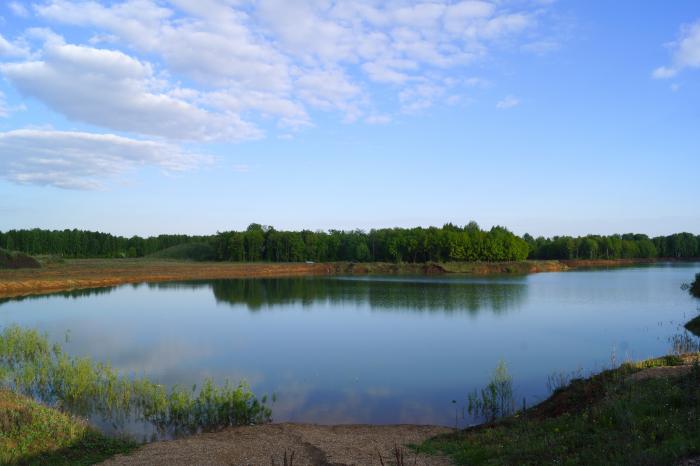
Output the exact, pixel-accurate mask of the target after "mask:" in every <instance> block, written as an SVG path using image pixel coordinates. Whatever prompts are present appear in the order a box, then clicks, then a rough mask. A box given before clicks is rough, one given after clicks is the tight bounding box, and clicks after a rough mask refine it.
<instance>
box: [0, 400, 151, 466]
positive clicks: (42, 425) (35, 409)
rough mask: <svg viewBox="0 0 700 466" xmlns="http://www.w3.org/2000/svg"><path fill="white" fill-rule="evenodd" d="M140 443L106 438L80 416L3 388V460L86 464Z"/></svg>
mask: <svg viewBox="0 0 700 466" xmlns="http://www.w3.org/2000/svg"><path fill="white" fill-rule="evenodd" d="M136 446H137V444H136V443H135V442H133V441H131V440H128V439H121V438H107V437H105V436H103V435H102V434H100V433H99V432H97V431H96V430H94V429H92V428H91V427H90V426H88V425H87V423H86V422H85V421H83V420H81V419H78V418H75V417H73V416H70V415H68V414H65V413H62V412H60V411H58V410H56V409H52V408H49V407H46V406H43V405H41V404H39V403H37V402H36V401H33V400H31V399H29V398H27V397H24V396H21V395H17V394H15V393H11V392H9V391H5V390H0V464H7V465H35V464H36V465H44V464H52V465H53V464H55V465H87V464H94V463H96V462H100V461H102V460H105V459H107V458H109V457H111V456H113V455H115V454H118V453H126V452H129V451H131V450H132V449H134V448H136Z"/></svg>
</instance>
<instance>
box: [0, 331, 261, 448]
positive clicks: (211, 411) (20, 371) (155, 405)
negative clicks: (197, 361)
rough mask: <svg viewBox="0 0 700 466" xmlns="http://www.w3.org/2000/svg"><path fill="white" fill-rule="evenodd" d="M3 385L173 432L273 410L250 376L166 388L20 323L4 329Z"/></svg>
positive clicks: (0, 347) (238, 421)
mask: <svg viewBox="0 0 700 466" xmlns="http://www.w3.org/2000/svg"><path fill="white" fill-rule="evenodd" d="M2 387H4V388H7V389H10V390H13V391H16V392H19V393H22V394H26V395H29V396H32V397H34V398H37V399H39V400H41V401H44V402H46V403H49V404H54V405H58V406H60V407H62V408H65V409H68V410H69V411H71V412H74V413H77V414H81V415H91V414H98V415H100V416H102V418H104V419H106V420H109V421H111V422H113V423H116V424H120V423H123V422H125V421H127V420H137V421H145V422H149V423H151V424H152V425H153V426H154V427H155V428H156V429H157V431H158V432H159V433H161V434H169V435H178V434H182V433H193V432H197V431H201V430H214V429H219V428H223V427H227V426H233V425H246V424H258V423H264V422H269V421H270V420H271V414H272V413H271V410H270V408H269V407H267V406H266V402H267V399H266V397H263V398H262V399H260V400H258V399H257V398H256V397H255V395H254V394H253V393H252V392H251V391H250V387H249V386H248V385H247V384H246V383H245V382H241V383H239V384H237V385H233V384H231V383H230V382H226V383H225V384H224V385H223V386H217V385H215V384H214V382H213V381H212V380H211V379H207V380H205V381H204V383H203V384H202V385H201V388H200V389H199V390H197V387H196V386H193V387H192V388H191V389H185V388H182V387H179V386H175V387H172V388H170V389H166V388H165V387H164V386H163V385H160V384H157V383H154V382H152V381H150V380H148V379H147V378H134V379H132V378H129V377H126V376H123V375H120V374H119V373H118V371H116V370H115V369H113V368H112V367H111V366H110V365H108V364H101V363H94V362H93V361H91V360H90V359H89V358H77V357H72V356H69V355H67V354H66V353H65V352H64V351H63V350H62V349H61V347H60V346H59V345H57V344H56V345H53V346H52V345H50V343H49V341H48V339H47V338H46V336H44V335H42V334H40V333H39V332H37V331H36V330H30V329H22V328H20V327H18V326H11V327H8V328H5V329H4V330H3V331H2V333H0V388H2Z"/></svg>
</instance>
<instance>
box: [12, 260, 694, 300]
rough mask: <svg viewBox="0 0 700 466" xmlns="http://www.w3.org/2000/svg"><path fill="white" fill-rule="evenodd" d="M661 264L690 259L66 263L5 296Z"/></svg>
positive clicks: (28, 276)
mask: <svg viewBox="0 0 700 466" xmlns="http://www.w3.org/2000/svg"><path fill="white" fill-rule="evenodd" d="M661 262H688V261H678V260H673V259H668V258H665V259H598V260H580V259H574V260H528V261H520V262H446V263H421V264H412V263H402V264H394V263H384V262H374V263H350V262H329V263H246V262H190V261H178V260H153V259H66V260H65V261H64V262H61V263H51V264H47V265H44V266H43V267H42V268H40V269H13V270H9V269H3V270H0V298H14V297H21V296H28V295H37V294H44V293H52V292H60V291H70V290H76V289H85V288H103V287H110V286H116V285H124V284H135V283H145V282H152V283H155V282H172V281H185V280H215V279H230V278H277V277H303V276H321V275H372V274H384V275H399V274H414V275H424V274H425V275H440V274H467V275H482V276H483V275H497V274H522V275H524V274H531V273H542V272H564V271H567V270H576V269H586V268H611V267H627V266H635V265H646V264H655V263H661Z"/></svg>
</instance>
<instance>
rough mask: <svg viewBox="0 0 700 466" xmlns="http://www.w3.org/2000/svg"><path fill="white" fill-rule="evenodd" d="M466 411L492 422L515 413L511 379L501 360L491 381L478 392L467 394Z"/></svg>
mask: <svg viewBox="0 0 700 466" xmlns="http://www.w3.org/2000/svg"><path fill="white" fill-rule="evenodd" d="M468 399H469V404H468V406H467V411H468V412H469V414H470V415H472V416H476V417H480V418H483V419H485V420H486V421H488V422H493V421H495V420H497V419H500V418H502V417H506V416H510V415H511V414H513V412H514V411H515V400H514V399H513V378H512V377H511V376H510V374H508V368H507V367H506V363H505V362H504V361H503V360H501V361H500V362H499V363H498V366H496V370H495V371H494V373H493V376H492V377H491V381H490V382H489V384H488V385H487V386H486V388H482V389H481V391H480V392H477V391H476V390H474V392H473V393H470V394H469V397H468Z"/></svg>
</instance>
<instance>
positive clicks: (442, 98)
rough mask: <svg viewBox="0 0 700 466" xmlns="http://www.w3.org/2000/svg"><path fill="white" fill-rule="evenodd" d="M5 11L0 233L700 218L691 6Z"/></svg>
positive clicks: (635, 227)
mask: <svg viewBox="0 0 700 466" xmlns="http://www.w3.org/2000/svg"><path fill="white" fill-rule="evenodd" d="M0 16H1V17H2V19H1V20H0V93H1V94H0V230H7V229H11V228H29V227H41V228H61V229H62V228H73V227H77V228H85V229H91V230H101V231H109V232H113V233H118V234H124V235H132V234H140V235H149V234H158V233H168V232H184V233H201V234H206V233H213V232H215V231H217V230H228V229H242V228H245V227H246V225H248V224H249V223H251V222H258V223H263V224H271V225H274V226H275V227H277V228H284V229H300V228H311V229H328V228H342V229H351V228H363V229H368V228H371V227H390V226H415V225H426V226H427V225H442V224H443V223H446V222H453V223H457V224H464V223H467V222H468V221H469V220H472V219H473V220H476V221H477V222H479V224H480V225H481V226H482V227H490V226H491V225H494V224H500V225H506V226H508V227H509V228H511V229H512V230H513V231H515V232H516V233H519V234H522V233H525V232H530V233H531V234H533V235H554V234H586V233H613V232H628V231H634V232H644V233H648V234H651V235H656V234H667V233H671V232H677V231H692V232H695V233H698V232H700V207H699V206H698V202H697V200H698V199H699V198H700V183H698V174H699V173H700V3H698V2H696V1H690V0H689V1H674V2H666V1H645V2H638V1H617V2H607V1H563V0H560V1H546V0H492V1H475V0H469V1H461V2H459V1H447V0H440V1H439V0H434V1H432V2H409V1H391V2H378V1H372V0H367V1H362V2H361V1H354V2H349V1H348V2H344V1H340V0H338V1H335V2H331V1H321V0H319V1H314V0H309V1H304V2H293V1H286V0H285V1H282V0H259V1H255V2H245V1H238V0H206V1H203V0H197V1H195V0H173V1H149V0H115V1H110V2H97V1H70V0H44V1H36V2H30V1H28V2H3V3H2V5H1V6H0Z"/></svg>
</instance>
